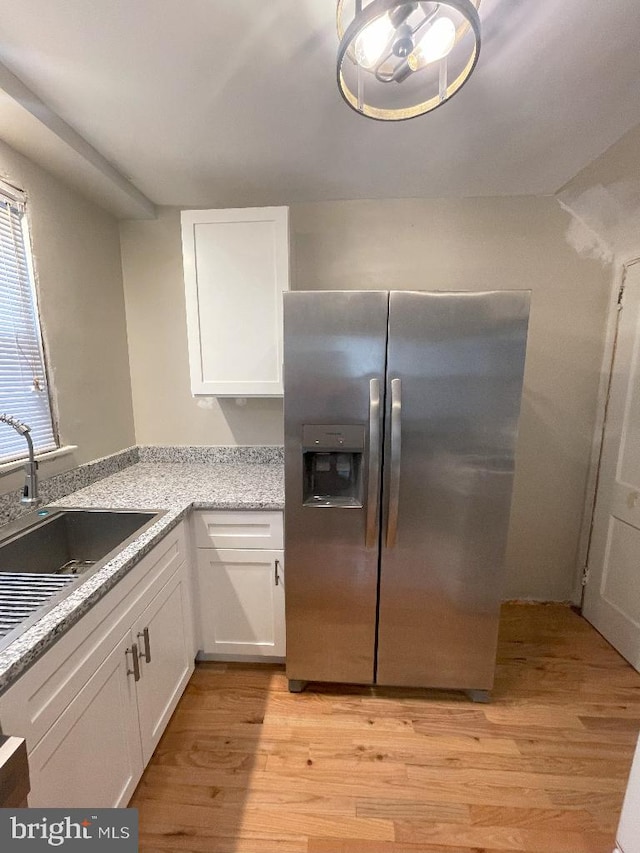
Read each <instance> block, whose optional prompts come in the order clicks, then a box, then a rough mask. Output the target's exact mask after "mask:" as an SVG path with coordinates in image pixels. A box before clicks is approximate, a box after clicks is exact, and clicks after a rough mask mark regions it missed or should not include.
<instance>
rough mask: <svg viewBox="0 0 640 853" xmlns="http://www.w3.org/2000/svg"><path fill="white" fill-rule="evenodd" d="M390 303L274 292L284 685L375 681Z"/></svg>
mask: <svg viewBox="0 0 640 853" xmlns="http://www.w3.org/2000/svg"><path fill="white" fill-rule="evenodd" d="M388 300H389V295H388V293H387V292H383V291H381V292H369V291H361V292H343V291H327V292H319V291H307V292H301V291H298V292H293V293H286V294H285V296H284V359H285V361H284V388H285V390H284V410H285V553H286V558H287V587H286V591H285V598H286V621H287V676H288V678H289V679H290V680H291V681H337V682H346V683H361V684H363V683H364V684H370V683H372V682H373V673H374V648H375V633H376V598H377V584H378V538H379V537H378V516H379V512H378V500H379V497H378V495H379V478H380V462H379V460H380V453H381V440H380V435H381V424H382V414H383V408H384V406H383V400H382V395H383V394H384V369H385V357H386V338H387V318H388ZM377 393H379V394H380V397H381V399H380V402H379V405H378V406H377V405H376V398H377ZM372 436H373V441H372V440H371V438H372ZM376 460H377V461H376Z"/></svg>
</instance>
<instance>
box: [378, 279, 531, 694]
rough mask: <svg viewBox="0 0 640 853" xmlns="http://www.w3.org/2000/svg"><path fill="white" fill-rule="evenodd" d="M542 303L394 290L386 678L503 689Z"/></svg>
mask: <svg viewBox="0 0 640 853" xmlns="http://www.w3.org/2000/svg"><path fill="white" fill-rule="evenodd" d="M529 299H530V294H529V291H492V292H488V293H467V292H465V293H437V292H434V293H426V292H422V293H417V292H401V291H394V292H392V293H391V296H390V307H389V339H388V352H387V380H386V381H387V394H386V399H387V412H386V419H385V464H384V476H383V498H382V508H383V511H382V529H381V535H382V541H381V564H380V598H379V613H378V647H377V671H376V682H377V683H378V684H386V685H403V686H411V687H420V686H422V687H440V688H455V689H467V690H479V691H487V690H490V689H491V687H492V685H493V677H494V668H495V655H496V646H497V636H498V621H499V614H500V601H501V595H502V587H503V575H504V560H505V548H506V540H507V531H508V526H509V513H510V506H511V490H512V483H513V472H514V453H515V443H516V437H517V428H518V416H519V412H520V398H521V394H522V379H523V372H524V361H525V348H526V339H527V326H528V317H529Z"/></svg>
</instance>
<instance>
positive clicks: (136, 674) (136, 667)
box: [124, 643, 140, 681]
mask: <svg viewBox="0 0 640 853" xmlns="http://www.w3.org/2000/svg"><path fill="white" fill-rule="evenodd" d="M127 655H131V662H132V664H133V669H129V668H128V667H127V675H132V676H133V680H134V681H140V661H139V660H138V644H137V643H132V644H131V648H130V649H126V650H125V653H124V656H125V657H126V656H127ZM127 663H128V661H127Z"/></svg>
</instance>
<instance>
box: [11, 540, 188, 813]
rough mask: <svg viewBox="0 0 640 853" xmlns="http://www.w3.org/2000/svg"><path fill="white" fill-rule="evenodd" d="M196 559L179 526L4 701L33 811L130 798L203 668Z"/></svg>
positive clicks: (110, 804)
mask: <svg viewBox="0 0 640 853" xmlns="http://www.w3.org/2000/svg"><path fill="white" fill-rule="evenodd" d="M187 558H188V554H187V546H186V538H185V530H184V525H180V526H179V527H178V528H176V529H174V530H173V531H172V532H171V533H169V534H167V536H166V537H165V539H164V540H162V542H160V543H159V544H158V545H157V546H156V547H155V548H154V549H153V550H152V551H151V552H150V553H149V554H148V555H147V556H145V557H144V558H143V560H141V562H140V563H139V564H138V565H137V566H136V567H135V568H134V569H132V571H131V572H130V573H129V574H128V575H127V576H126V577H125V578H123V579H122V580H121V581H120V582H119V583H118V584H116V586H115V587H114V588H113V589H112V590H111V591H110V592H108V593H107V594H106V595H105V596H104V597H103V598H102V599H101V600H100V601H99V602H98V603H97V604H96V605H94V607H93V608H92V609H91V610H90V611H89V612H88V613H87V615H86V616H84V617H83V618H82V619H81V620H80V621H79V622H78V623H77V624H76V625H74V626H73V628H71V629H70V630H69V631H68V632H67V633H66V634H65V635H63V637H61V639H60V640H59V641H58V642H57V643H56V644H55V645H54V646H52V648H51V649H50V650H49V651H47V652H46V653H45V654H44V655H43V656H42V657H41V658H40V659H39V660H38V661H36V663H35V664H34V665H33V666H32V667H31V668H30V669H28V670H27V672H25V674H24V675H23V676H22V677H21V678H20V679H18V681H17V682H16V683H15V684H14V685H13V686H12V687H11V688H10V689H9V690H7V691H6V692H5V693H4V694H3V695H2V696H0V725H1V726H2V729H3V731H10V732H12V733H15V734H18V735H20V736H21V737H24V738H26V740H27V750H28V755H29V772H30V777H31V794H30V795H29V806H30V807H32V808H36V807H37V808H45V807H48V806H52V807H56V806H57V807H65V808H73V807H85V806H86V807H90V806H93V807H96V808H97V807H117V806H124V805H126V804H127V802H128V801H129V799H130V797H131V795H132V793H133V791H134V790H135V787H136V785H137V783H138V781H139V779H140V777H141V775H142V771H143V770H144V767H145V765H146V764H147V762H148V761H149V759H150V757H151V755H152V753H153V750H154V749H155V747H156V745H157V743H158V741H159V739H160V737H161V735H162V732H163V730H164V728H165V726H166V724H167V722H168V720H169V717H170V716H171V713H172V712H173V710H174V708H175V706H176V705H177V703H178V700H179V698H180V696H181V694H182V692H183V690H184V688H185V686H186V684H187V682H188V680H189V678H190V676H191V673H192V672H193V670H194V657H195V650H196V649H195V640H194V633H193V618H192V597H191V592H190V588H191V581H192V577H191V569H190V566H189V563H188V562H187Z"/></svg>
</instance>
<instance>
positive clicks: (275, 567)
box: [274, 560, 280, 586]
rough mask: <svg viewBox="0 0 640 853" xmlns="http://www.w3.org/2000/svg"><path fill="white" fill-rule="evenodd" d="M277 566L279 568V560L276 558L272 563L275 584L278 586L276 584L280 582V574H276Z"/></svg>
mask: <svg viewBox="0 0 640 853" xmlns="http://www.w3.org/2000/svg"><path fill="white" fill-rule="evenodd" d="M279 568H280V560H276V561H275V563H274V569H275V582H276V586H278V584H279V583H280V575H279V574H278V569H279Z"/></svg>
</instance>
